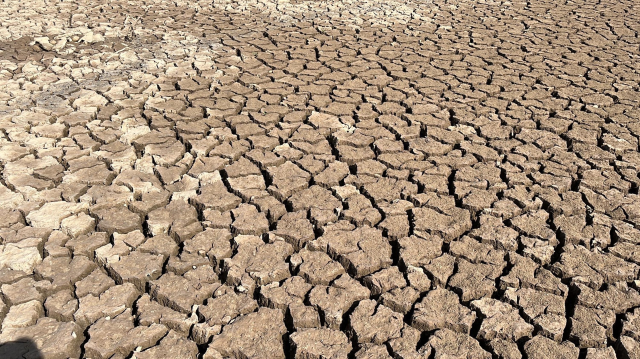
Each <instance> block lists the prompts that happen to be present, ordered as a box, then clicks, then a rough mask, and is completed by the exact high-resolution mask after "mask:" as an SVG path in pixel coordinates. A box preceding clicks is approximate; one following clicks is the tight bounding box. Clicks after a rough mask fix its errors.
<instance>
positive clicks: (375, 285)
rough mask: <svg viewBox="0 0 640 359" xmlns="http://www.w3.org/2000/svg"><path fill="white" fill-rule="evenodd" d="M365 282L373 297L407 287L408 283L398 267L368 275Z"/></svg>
mask: <svg viewBox="0 0 640 359" xmlns="http://www.w3.org/2000/svg"><path fill="white" fill-rule="evenodd" d="M363 282H364V285H366V286H367V288H369V290H370V291H371V295H380V294H382V293H385V292H388V291H390V290H393V289H396V288H403V287H405V286H406V285H407V281H406V280H405V279H404V276H403V275H402V273H401V272H400V270H399V269H398V267H396V266H393V267H390V268H386V269H383V270H381V271H379V272H376V273H374V274H371V275H368V276H366V277H365V278H364V281H363Z"/></svg>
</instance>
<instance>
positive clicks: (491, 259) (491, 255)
mask: <svg viewBox="0 0 640 359" xmlns="http://www.w3.org/2000/svg"><path fill="white" fill-rule="evenodd" d="M449 251H450V253H451V254H453V255H454V256H456V257H459V258H464V259H466V260H468V261H469V262H471V263H487V264H491V265H494V266H498V267H502V268H504V266H506V262H505V260H504V256H505V253H504V251H501V250H495V249H493V247H492V246H491V245H488V244H484V243H479V242H478V241H476V240H474V239H471V238H470V237H467V236H464V237H462V238H461V239H460V240H458V241H452V242H451V243H450V244H449Z"/></svg>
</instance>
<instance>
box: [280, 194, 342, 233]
mask: <svg viewBox="0 0 640 359" xmlns="http://www.w3.org/2000/svg"><path fill="white" fill-rule="evenodd" d="M288 202H289V204H290V205H291V208H292V209H293V210H294V211H300V210H308V211H309V215H310V217H311V220H312V222H313V223H314V224H315V225H316V226H323V225H325V224H327V223H328V222H335V221H336V220H337V219H338V216H337V213H339V211H341V210H342V203H341V202H340V201H339V200H338V199H337V198H336V197H334V196H333V194H332V193H331V191H329V190H328V189H325V188H322V187H320V186H311V187H309V188H307V189H304V190H302V191H300V192H297V193H295V194H293V195H292V196H291V197H290V198H289V199H288Z"/></svg>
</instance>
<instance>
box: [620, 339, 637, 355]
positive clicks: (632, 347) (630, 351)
mask: <svg viewBox="0 0 640 359" xmlns="http://www.w3.org/2000/svg"><path fill="white" fill-rule="evenodd" d="M619 348H620V349H619V350H620V353H621V356H622V357H623V358H625V355H626V358H630V359H637V358H640V342H638V341H637V340H634V339H633V338H631V337H628V336H623V337H622V338H620V346H619Z"/></svg>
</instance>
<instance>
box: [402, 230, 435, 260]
mask: <svg viewBox="0 0 640 359" xmlns="http://www.w3.org/2000/svg"><path fill="white" fill-rule="evenodd" d="M442 243H443V240H442V238H440V237H438V236H430V235H428V236H425V237H424V238H423V237H417V236H410V237H404V238H401V239H400V240H398V244H400V263H401V264H402V265H403V266H405V267H408V266H414V267H420V266H422V265H425V264H429V263H430V262H431V260H432V259H434V258H437V257H439V256H440V255H441V254H442Z"/></svg>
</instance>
